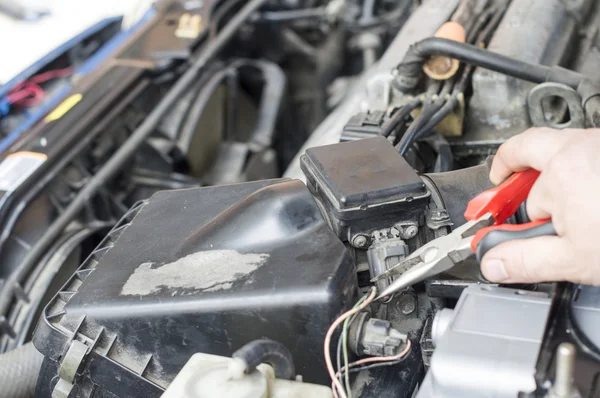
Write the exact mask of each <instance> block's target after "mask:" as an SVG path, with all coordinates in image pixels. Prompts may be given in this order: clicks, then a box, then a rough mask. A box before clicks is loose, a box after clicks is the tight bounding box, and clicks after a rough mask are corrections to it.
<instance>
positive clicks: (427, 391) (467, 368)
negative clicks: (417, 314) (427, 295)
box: [417, 286, 551, 398]
mask: <svg viewBox="0 0 600 398" xmlns="http://www.w3.org/2000/svg"><path fill="white" fill-rule="evenodd" d="M550 301H551V300H550V298H548V297H547V295H545V294H540V293H532V292H525V291H521V290H515V289H506V288H500V287H492V286H470V287H468V288H467V289H465V290H464V291H463V293H462V295H461V296H460V299H459V301H458V303H457V305H456V307H455V309H454V310H448V309H446V310H442V311H440V312H439V313H438V314H437V315H436V317H435V319H434V323H433V327H432V337H433V341H434V344H435V351H434V353H433V356H432V358H431V368H430V369H429V372H428V373H427V375H426V377H425V380H424V382H423V386H422V387H421V389H420V390H419V392H418V394H417V398H455V397H461V398H471V397H473V398H480V397H488V398H514V397H517V396H518V394H519V392H531V391H533V390H535V388H536V383H535V379H534V374H535V370H536V361H537V358H538V353H539V350H540V346H541V343H542V338H543V334H544V330H545V328H546V322H547V318H548V313H549V310H550Z"/></svg>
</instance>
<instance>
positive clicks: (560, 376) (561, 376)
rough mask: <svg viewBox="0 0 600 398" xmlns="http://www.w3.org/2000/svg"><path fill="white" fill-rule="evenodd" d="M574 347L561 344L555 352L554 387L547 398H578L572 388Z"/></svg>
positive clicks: (577, 394)
mask: <svg viewBox="0 0 600 398" xmlns="http://www.w3.org/2000/svg"><path fill="white" fill-rule="evenodd" d="M575 354H576V350H575V346H574V345H573V344H571V343H562V344H561V345H559V346H558V349H557V350H556V373H555V376H554V385H553V386H552V388H551V390H550V392H549V394H548V397H552V398H575V397H580V395H579V393H578V392H577V390H576V389H575V388H574V387H573V373H574V372H575Z"/></svg>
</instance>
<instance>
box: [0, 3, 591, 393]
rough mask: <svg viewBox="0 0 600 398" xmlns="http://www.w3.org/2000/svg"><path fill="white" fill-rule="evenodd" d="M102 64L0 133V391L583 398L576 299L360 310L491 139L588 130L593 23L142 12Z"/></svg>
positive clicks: (455, 294) (193, 8) (395, 301)
mask: <svg viewBox="0 0 600 398" xmlns="http://www.w3.org/2000/svg"><path fill="white" fill-rule="evenodd" d="M104 56H105V58H104V59H103V61H102V62H100V63H99V66H97V67H96V68H95V69H93V70H91V71H89V73H86V74H83V73H82V74H80V75H78V74H77V72H76V71H77V68H75V69H74V71H75V72H74V74H73V76H71V80H72V81H73V86H72V88H71V89H70V91H69V92H68V93H65V95H64V98H63V101H62V102H61V104H60V105H58V106H57V107H56V108H55V109H54V110H52V111H51V112H48V114H47V116H45V118H44V119H43V120H41V121H40V122H39V123H37V124H35V125H33V126H32V127H31V128H30V129H28V130H27V131H25V132H24V133H22V134H21V135H19V136H18V137H17V136H14V137H13V136H12V135H11V134H9V133H8V132H9V130H10V129H11V128H9V127H11V126H14V125H15V124H16V123H17V122H18V121H19V120H18V118H19V117H20V116H17V115H16V114H10V113H8V114H6V115H5V116H4V117H3V118H1V119H0V139H1V140H3V141H0V146H1V147H2V154H1V155H0V156H1V159H2V161H1V162H0V175H1V176H2V179H0V223H2V228H1V231H2V232H1V234H0V259H1V260H0V261H1V263H0V390H3V391H0V396H7V397H8V396H11V397H12V396H15V397H25V396H32V395H35V396H36V397H53V398H54V397H137V396H144V397H159V396H163V397H166V398H169V397H189V398H200V397H323V398H324V397H343V398H346V397H378V398H383V397H403V398H459V397H460V398H470V397H474V398H475V397H490V398H505V397H506V398H509V397H514V398H517V397H518V398H542V397H548V398H550V397H556V398H560V397H562V398H570V397H586V398H591V397H600V338H599V336H600V333H599V332H598V328H599V325H600V315H599V314H600V288H598V287H592V286H583V285H575V284H571V283H541V284H528V285H498V284H493V283H490V282H488V281H487V280H486V279H485V278H484V277H483V275H482V274H481V272H480V268H479V264H478V262H477V260H476V259H475V258H470V259H469V260H468V261H465V262H464V263H462V264H461V265H460V266H457V267H454V268H452V269H450V270H448V271H447V272H444V273H441V274H436V275H433V276H425V277H423V278H421V281H420V282H418V283H415V284H413V285H412V286H409V287H407V288H404V289H402V290H400V291H399V292H397V293H396V294H394V295H391V296H387V297H383V298H381V299H379V298H378V299H377V300H375V296H376V292H381V291H383V290H385V289H386V288H387V287H388V286H389V285H390V284H391V283H392V282H393V281H394V278H393V277H390V278H380V279H378V280H376V278H377V277H378V276H380V275H381V274H383V273H385V272H388V271H389V270H390V269H391V268H392V267H394V266H395V265H396V264H398V263H399V262H400V261H401V260H403V259H405V258H406V257H408V256H409V255H410V254H411V253H412V252H414V251H415V250H417V249H418V248H420V247H422V246H424V245H425V244H427V243H428V242H431V241H432V240H434V239H436V238H440V237H444V236H447V235H448V234H450V233H451V232H452V231H453V230H455V229H456V228H458V227H460V226H461V225H463V224H465V223H466V222H467V220H466V219H465V216H464V213H465V209H466V207H467V204H468V203H469V201H470V200H471V199H473V198H474V197H475V196H477V195H478V194H479V193H481V192H483V191H485V190H488V189H490V188H492V187H493V185H492V183H491V182H490V181H489V170H490V165H491V159H492V156H493V155H494V153H495V151H496V150H497V148H498V147H499V146H500V145H501V144H502V143H503V142H505V141H506V140H507V139H509V138H510V137H512V136H514V135H516V134H519V133H521V132H523V131H524V130H526V129H527V128H529V127H532V126H538V127H548V128H554V129H565V134H568V129H569V128H584V127H595V128H597V127H600V82H598V80H597V77H596V75H597V74H598V70H599V66H600V4H598V3H597V2H595V1H593V0H421V1H413V0H378V1H376V0H302V1H300V0H270V1H267V0H248V1H239V0H204V1H194V0H169V1H159V2H157V3H156V4H155V5H154V8H153V9H152V11H151V12H150V13H149V14H148V15H147V16H146V17H145V18H143V19H142V20H141V21H139V22H138V24H137V25H136V28H135V29H133V30H132V31H131V34H130V35H129V36H127V38H126V39H124V40H122V41H121V42H119V43H118V45H116V44H115V45H112V46H110V49H109V50H107V51H106V52H105V54H104ZM595 79H596V80H595ZM17 170H18V173H17ZM15 173H17V174H15ZM528 221H530V220H529V218H528V216H527V212H526V210H525V207H524V206H523V205H521V207H520V208H519V210H517V212H516V213H515V214H514V215H513V216H512V217H510V218H509V220H508V223H511V224H522V223H526V222H528ZM403 271H404V272H406V271H408V269H405V270H403ZM347 311H350V312H351V313H352V314H351V315H352V316H347V317H346V318H344V319H342V318H340V315H342V314H343V313H346V312H347ZM332 382H333V384H332Z"/></svg>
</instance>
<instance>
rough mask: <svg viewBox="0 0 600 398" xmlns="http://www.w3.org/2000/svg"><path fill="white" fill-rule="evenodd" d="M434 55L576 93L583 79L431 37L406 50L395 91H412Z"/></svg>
mask: <svg viewBox="0 0 600 398" xmlns="http://www.w3.org/2000/svg"><path fill="white" fill-rule="evenodd" d="M433 55H445V56H448V57H450V58H455V59H458V60H459V61H462V62H465V63H467V64H473V65H475V66H480V67H483V68H486V69H490V70H493V71H496V72H500V73H503V74H505V75H509V76H513V77H516V78H519V79H522V80H527V81H530V82H534V83H543V82H546V81H552V82H555V83H562V84H566V85H567V86H569V87H572V88H574V89H576V88H577V86H579V83H580V82H581V80H582V78H583V77H582V76H581V74H579V73H577V72H574V71H571V70H568V69H564V68H560V67H548V66H544V65H538V64H531V63H528V62H524V61H520V60H517V59H514V58H510V57H507V56H505V55H501V54H498V53H494V52H492V51H488V50H485V49H482V48H479V47H476V46H473V45H471V44H465V43H459V42H456V41H454V40H448V39H442V38H437V37H432V38H428V39H424V40H421V41H420V42H418V43H415V44H413V45H412V46H411V47H410V48H409V49H408V51H407V52H406V55H405V56H404V59H403V60H402V62H401V63H400V64H399V65H398V67H397V71H398V75H397V76H396V79H395V81H396V87H398V88H401V89H402V90H403V91H410V90H412V89H413V88H414V87H415V86H416V84H417V83H418V80H419V76H420V74H421V70H422V67H423V63H424V62H425V61H426V60H427V59H428V58H429V57H430V56H433Z"/></svg>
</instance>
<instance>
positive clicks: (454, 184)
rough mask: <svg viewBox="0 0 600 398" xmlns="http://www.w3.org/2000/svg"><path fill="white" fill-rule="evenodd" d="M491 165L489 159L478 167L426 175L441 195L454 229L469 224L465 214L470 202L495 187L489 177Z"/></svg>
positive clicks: (490, 159)
mask: <svg viewBox="0 0 600 398" xmlns="http://www.w3.org/2000/svg"><path fill="white" fill-rule="evenodd" d="M491 165H492V158H491V157H489V158H488V159H487V160H486V162H485V163H483V164H480V165H477V166H473V167H468V168H466V169H461V170H455V171H449V172H445V173H429V174H425V175H424V177H425V178H429V179H430V180H431V181H432V182H433V184H434V185H435V186H436V188H437V190H438V192H439V193H440V195H441V197H442V199H443V201H444V207H445V208H446V210H447V211H448V215H449V216H450V220H451V221H452V223H454V226H453V228H456V227H458V226H460V225H463V224H464V223H466V222H467V220H466V219H465V216H464V213H465V210H466V208H467V204H468V203H469V201H470V200H471V199H473V198H474V197H475V196H477V195H478V194H480V193H481V192H483V191H485V190H486V189H490V188H492V187H493V186H494V185H493V184H492V183H491V182H490V177H489V176H490V167H491Z"/></svg>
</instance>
